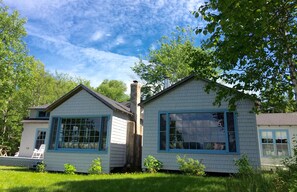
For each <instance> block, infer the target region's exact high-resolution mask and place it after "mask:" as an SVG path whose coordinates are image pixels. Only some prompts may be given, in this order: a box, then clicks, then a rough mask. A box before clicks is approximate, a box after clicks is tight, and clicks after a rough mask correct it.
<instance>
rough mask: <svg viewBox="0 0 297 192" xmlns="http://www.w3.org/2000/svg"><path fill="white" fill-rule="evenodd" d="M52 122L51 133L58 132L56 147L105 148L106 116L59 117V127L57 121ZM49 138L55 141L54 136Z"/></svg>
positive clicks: (101, 149) (53, 146)
mask: <svg viewBox="0 0 297 192" xmlns="http://www.w3.org/2000/svg"><path fill="white" fill-rule="evenodd" d="M54 124H55V122H54V121H53V129H52V130H53V135H57V134H58V139H57V141H58V148H63V149H97V150H100V151H104V150H106V145H107V144H106V142H107V139H106V137H107V125H108V117H96V118H61V124H60V127H59V129H58V128H57V127H58V126H59V125H58V123H56V124H55V126H54ZM57 130H59V133H57ZM54 133H55V134H54ZM51 139H52V140H53V142H54V141H55V142H56V138H55V137H54V136H53V138H51ZM54 148H55V145H52V149H54Z"/></svg>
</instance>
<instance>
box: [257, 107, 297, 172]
mask: <svg viewBox="0 0 297 192" xmlns="http://www.w3.org/2000/svg"><path fill="white" fill-rule="evenodd" d="M257 128H258V134H259V150H260V154H261V155H260V157H261V166H262V167H263V168H273V167H277V166H282V160H283V159H284V158H285V157H288V156H291V155H293V147H294V146H295V145H296V144H297V143H296V139H297V113H264V114H259V115H257Z"/></svg>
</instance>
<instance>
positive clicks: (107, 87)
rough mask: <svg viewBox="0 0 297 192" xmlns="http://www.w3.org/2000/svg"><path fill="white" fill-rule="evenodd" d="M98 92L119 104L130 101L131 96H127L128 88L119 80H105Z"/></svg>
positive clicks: (97, 89)
mask: <svg viewBox="0 0 297 192" xmlns="http://www.w3.org/2000/svg"><path fill="white" fill-rule="evenodd" d="M96 91H97V92H99V93H101V94H102V95H105V96H106V97H108V98H110V99H113V100H115V101H118V102H124V101H128V100H129V96H128V95H126V94H125V92H126V91H127V86H126V84H125V83H124V82H122V81H119V80H108V79H105V80H104V81H103V82H102V83H101V84H100V85H99V86H98V87H97V88H96Z"/></svg>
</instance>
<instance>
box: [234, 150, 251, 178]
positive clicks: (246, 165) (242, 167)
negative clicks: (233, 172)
mask: <svg viewBox="0 0 297 192" xmlns="http://www.w3.org/2000/svg"><path fill="white" fill-rule="evenodd" d="M235 165H236V166H237V168H238V175H240V176H244V175H251V174H253V173H254V172H255V171H254V169H253V167H252V166H251V165H250V162H249V159H248V157H247V155H246V154H244V155H242V157H241V158H240V159H238V160H236V161H235Z"/></svg>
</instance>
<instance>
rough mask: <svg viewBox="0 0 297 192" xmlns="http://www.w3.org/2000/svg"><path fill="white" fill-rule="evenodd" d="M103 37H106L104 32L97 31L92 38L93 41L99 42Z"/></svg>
mask: <svg viewBox="0 0 297 192" xmlns="http://www.w3.org/2000/svg"><path fill="white" fill-rule="evenodd" d="M103 37H104V32H103V31H96V32H95V33H94V34H93V35H92V36H91V41H98V40H101V39H102V38H103Z"/></svg>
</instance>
